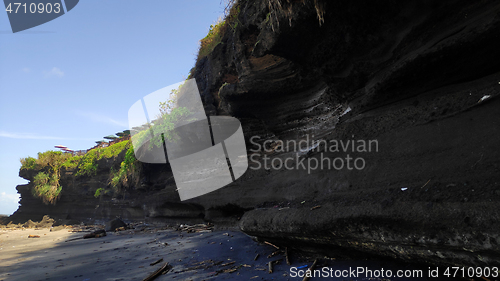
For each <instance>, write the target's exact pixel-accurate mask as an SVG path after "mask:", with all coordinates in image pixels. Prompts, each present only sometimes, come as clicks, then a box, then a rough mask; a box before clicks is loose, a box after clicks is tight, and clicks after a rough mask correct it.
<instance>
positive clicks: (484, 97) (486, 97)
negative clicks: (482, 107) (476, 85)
mask: <svg viewBox="0 0 500 281" xmlns="http://www.w3.org/2000/svg"><path fill="white" fill-rule="evenodd" d="M490 97H491V96H490V95H485V96H483V97H482V98H481V99H480V100H479V101H478V102H477V103H480V102H483V101H485V100H487V99H489V98H490Z"/></svg>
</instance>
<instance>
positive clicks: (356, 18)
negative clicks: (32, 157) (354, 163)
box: [16, 1, 500, 265]
mask: <svg viewBox="0 0 500 281" xmlns="http://www.w3.org/2000/svg"><path fill="white" fill-rule="evenodd" d="M271 2H273V1H241V4H240V12H239V14H238V24H237V25H235V26H234V28H228V32H226V34H225V35H224V38H223V41H222V43H221V44H219V45H217V46H216V47H215V49H214V51H213V52H212V53H211V54H210V55H209V56H208V57H206V58H203V59H201V60H199V61H198V63H197V65H196V68H195V71H194V74H193V76H194V77H195V78H196V80H197V83H198V87H199V89H200V92H201V95H202V99H203V101H204V104H205V109H206V112H207V114H208V115H232V116H235V117H237V118H239V119H240V121H241V122H242V125H243V130H244V134H245V138H246V140H247V148H248V149H252V150H254V149H256V148H258V147H259V145H262V144H264V142H265V141H267V142H266V148H270V149H268V150H267V151H266V150H264V149H260V150H259V151H252V152H250V153H249V155H250V156H249V157H254V158H251V159H252V160H251V161H250V163H249V165H250V168H249V169H248V171H247V172H246V174H245V175H243V176H242V177H241V178H240V179H238V180H236V181H235V182H234V183H232V184H230V185H228V186H226V187H224V188H222V189H219V190H217V191H215V192H212V193H210V194H207V195H204V196H201V197H198V198H194V199H191V200H188V201H184V202H180V201H179V197H178V194H177V192H176V191H175V183H174V181H173V178H172V174H171V171H170V169H169V167H168V166H167V165H143V166H142V172H141V177H142V178H143V181H142V182H143V183H144V184H139V185H138V186H136V187H135V188H132V189H130V190H129V191H127V193H126V194H124V195H123V196H122V197H121V198H118V199H114V201H111V198H107V199H106V198H103V199H101V200H100V201H99V200H98V199H95V198H93V196H92V195H93V194H91V195H89V194H86V195H83V194H84V192H83V191H82V190H85V188H84V189H82V186H83V187H84V186H89V185H95V186H93V187H89V190H93V189H94V188H97V186H100V185H101V184H102V181H103V178H104V177H105V175H106V171H105V170H103V171H102V175H101V177H102V179H99V177H100V176H99V174H98V176H97V177H93V178H91V179H79V180H78V184H79V187H78V188H77V187H76V185H74V187H75V188H74V189H72V191H68V190H64V191H63V195H62V197H61V200H60V202H59V203H58V205H57V206H56V207H43V208H57V210H60V211H57V212H60V214H61V215H63V214H69V213H70V212H74V213H75V214H72V215H71V217H74V216H77V215H76V213H77V214H78V218H87V217H92V218H93V219H102V218H109V217H112V216H114V215H121V216H124V217H125V218H129V219H141V218H144V217H150V218H163V217H185V218H186V217H188V218H198V217H204V218H205V219H214V220H217V219H220V216H224V215H232V214H236V216H240V215H241V214H242V213H243V212H244V211H246V212H245V214H244V215H243V216H242V218H241V221H240V227H241V229H242V230H243V231H245V232H247V233H249V234H251V235H256V236H261V237H264V238H266V239H268V240H270V241H275V242H278V241H283V240H285V241H288V242H290V243H291V244H292V245H300V247H308V246H314V247H318V246H320V247H321V248H322V249H324V251H326V252H327V253H328V254H337V255H340V254H341V253H343V252H344V250H345V249H347V251H348V252H349V251H350V252H360V253H370V254H376V255H384V256H389V257H395V258H399V259H405V260H411V261H424V262H431V263H447V264H462V265H473V264H495V263H496V264H498V262H500V258H499V257H500V246H499V244H500V237H499V233H500V224H499V223H498V222H499V221H500V220H499V219H500V213H499V211H498V210H499V208H498V206H499V203H500V173H499V170H500V164H499V162H498V159H500V155H499V154H500V149H499V146H498V144H499V143H500V132H499V130H500V129H499V128H500V115H499V114H498V110H499V108H500V100H499V99H498V98H497V96H498V92H499V90H500V84H499V83H500V78H499V77H500V52H499V51H498V50H500V17H499V16H498V15H499V14H500V4H498V2H495V1H474V2H471V1H377V2H374V1H371V2H367V1H363V2H361V1H347V2H346V1H344V2H339V1H310V2H306V4H303V3H302V2H300V1H291V2H292V4H287V3H283V4H284V6H283V10H284V11H286V13H285V12H282V13H276V12H273V11H270V10H269V6H268V4H269V3H271ZM282 2H285V1H282ZM318 16H319V17H321V16H323V17H324V22H321V21H320V20H318ZM277 19H279V24H278V21H277ZM320 22H321V25H320ZM254 136H257V138H256V139H255V138H254V140H255V141H251V138H252V137H254ZM304 139H309V140H312V139H313V140H322V141H324V143H323V145H320V146H318V147H317V148H316V149H308V150H305V151H299V150H298V149H294V148H293V147H292V146H290V145H289V146H287V147H286V148H285V149H281V150H280V149H277V144H278V143H279V140H282V141H284V142H285V143H286V142H287V141H299V140H304ZM360 140H361V141H363V140H364V141H369V140H376V141H377V144H378V146H377V150H376V151H371V152H362V151H359V150H357V151H347V152H337V151H329V150H328V149H327V148H328V147H329V145H328V144H330V143H331V141H354V142H356V143H358V142H357V141H360ZM255 142H256V143H258V144H259V145H256V144H255ZM291 143H293V142H291ZM325 143H326V145H325ZM312 145H313V144H311V143H310V144H309V147H310V148H311V146H312ZM346 157H352V158H353V159H357V158H362V159H363V160H364V162H363V163H364V164H365V165H364V167H363V169H357V168H353V169H349V168H347V167H343V168H342V169H334V168H323V169H319V168H316V169H311V170H307V168H306V167H305V168H304V167H301V166H298V167H297V166H295V164H296V163H295V162H298V161H305V163H306V164H307V163H321V161H322V159H324V158H328V159H335V158H342V159H346ZM266 158H268V159H271V160H272V159H279V160H280V161H282V162H284V161H286V159H288V158H293V159H294V160H293V163H294V164H293V165H292V166H294V167H293V169H286V168H284V167H275V166H271V167H268V168H267V169H265V168H263V167H261V168H260V169H256V167H257V166H258V165H259V164H260V165H261V166H262V165H263V164H264V161H266ZM271 160H267V161H268V163H269V162H271ZM275 163H279V161H276V162H275ZM303 163H304V162H303ZM103 167H105V166H103ZM108 169H109V168H108ZM70 179H72V177H71V175H68V177H67V180H70ZM18 189H19V191H20V192H21V194H22V198H23V199H22V201H21V203H22V207H21V209H20V211H24V210H25V208H26V207H25V205H27V204H28V203H29V205H30V206H35V204H39V205H40V204H41V203H35V202H34V201H35V200H33V199H27V198H29V195H27V193H26V192H24V193H23V190H24V189H25V187H22V186H21V187H18ZM72 196H74V199H69V198H71V197H72ZM85 196H86V197H85ZM77 198H78V199H77ZM82 198H84V200H82ZM28 201H29V202H28ZM82 201H85V203H77V202H82ZM25 202H26V204H25ZM70 202H73V203H70ZM72 204H73V205H72ZM74 204H76V205H78V206H82V207H81V208H80V209H79V210H74V209H75V208H74V206H75V205H74ZM96 205H99V207H96ZM40 206H41V205H40ZM64 206H66V207H64ZM68 206H69V207H68ZM318 206H321V207H318ZM30 208H31V207H30ZM40 208H42V207H40ZM64 208H67V209H64ZM69 210H73V211H69ZM82 210H83V211H82ZM248 210H249V211H248ZM20 211H18V213H19V212H20ZM21 213H22V212H21ZM16 214H17V213H16ZM89 214H91V215H89ZM42 215H43V214H40V217H41V216H42ZM30 218H31V217H30Z"/></svg>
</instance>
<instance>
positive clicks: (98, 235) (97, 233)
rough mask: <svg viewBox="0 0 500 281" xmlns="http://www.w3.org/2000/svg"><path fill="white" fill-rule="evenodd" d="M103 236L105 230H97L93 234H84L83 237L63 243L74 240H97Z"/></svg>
mask: <svg viewBox="0 0 500 281" xmlns="http://www.w3.org/2000/svg"><path fill="white" fill-rule="evenodd" d="M104 236H106V230H104V229H99V230H96V231H93V232H91V233H89V234H85V235H83V237H78V238H73V239H69V240H66V241H64V242H69V241H74V240H80V239H88V238H99V237H104Z"/></svg>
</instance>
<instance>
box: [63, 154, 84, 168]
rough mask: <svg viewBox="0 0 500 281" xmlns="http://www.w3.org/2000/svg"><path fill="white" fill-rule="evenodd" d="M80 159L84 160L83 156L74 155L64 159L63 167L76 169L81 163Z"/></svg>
mask: <svg viewBox="0 0 500 281" xmlns="http://www.w3.org/2000/svg"><path fill="white" fill-rule="evenodd" d="M80 160H82V156H78V155H76V156H72V157H70V158H68V159H67V160H66V161H64V163H62V165H61V167H65V168H66V169H76V168H77V167H78V164H79V163H80Z"/></svg>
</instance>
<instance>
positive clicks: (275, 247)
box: [264, 241, 280, 250]
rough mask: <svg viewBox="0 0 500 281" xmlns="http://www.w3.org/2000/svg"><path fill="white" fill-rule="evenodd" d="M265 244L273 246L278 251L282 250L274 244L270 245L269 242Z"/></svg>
mask: <svg viewBox="0 0 500 281" xmlns="http://www.w3.org/2000/svg"><path fill="white" fill-rule="evenodd" d="M264 244H267V245H269V246H273V247H274V248H276V249H278V250H279V249H280V247H278V246H276V245H274V244H271V243H269V242H267V241H264Z"/></svg>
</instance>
